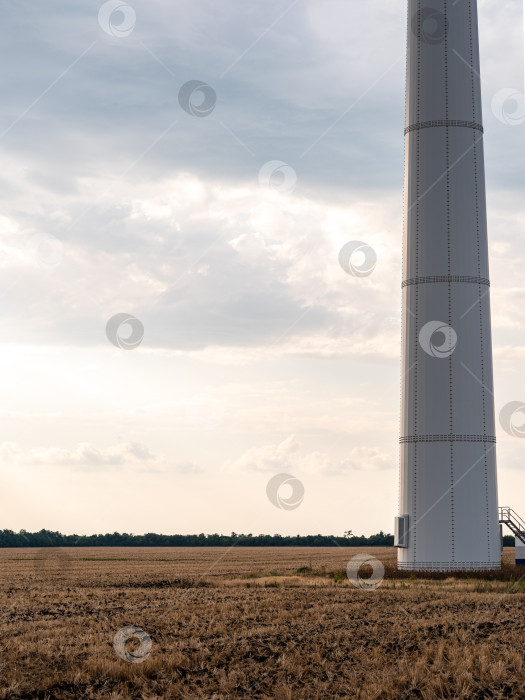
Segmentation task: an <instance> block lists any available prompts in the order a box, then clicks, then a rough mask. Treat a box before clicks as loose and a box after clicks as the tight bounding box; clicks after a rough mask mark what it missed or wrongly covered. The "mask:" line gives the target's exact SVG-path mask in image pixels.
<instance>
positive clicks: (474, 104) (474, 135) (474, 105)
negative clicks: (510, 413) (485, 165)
mask: <svg viewBox="0 0 525 700" xmlns="http://www.w3.org/2000/svg"><path fill="white" fill-rule="evenodd" d="M468 8H469V30H470V65H471V66H472V68H473V70H472V71H471V73H470V75H471V86H472V119H473V120H475V119H476V116H477V115H476V89H475V77H474V38H473V36H472V0H469V5H468ZM481 116H482V115H481V114H480V115H479V117H480V123H481ZM472 138H473V140H474V149H473V150H474V197H475V203H476V244H477V252H478V277H481V246H480V230H479V197H478V149H477V138H476V132H475V131H474V132H473V134H472ZM478 301H479V336H480V360H481V402H482V411H483V435H485V434H486V424H487V415H486V405H485V349H484V346H483V307H482V292H481V285H478ZM483 461H484V469H485V518H486V523H487V553H488V561H491V556H490V518H489V483H488V461H487V445H486V443H483Z"/></svg>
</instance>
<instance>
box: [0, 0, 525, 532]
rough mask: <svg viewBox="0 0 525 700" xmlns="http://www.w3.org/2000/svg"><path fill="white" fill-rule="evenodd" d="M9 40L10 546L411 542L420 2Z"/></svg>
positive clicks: (497, 308)
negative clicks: (394, 537) (275, 490)
mask: <svg viewBox="0 0 525 700" xmlns="http://www.w3.org/2000/svg"><path fill="white" fill-rule="evenodd" d="M459 1H460V2H461V1H463V0H459ZM479 13H480V31H481V50H482V73H483V75H482V77H483V84H482V86H483V99H484V122H485V134H486V135H485V152H486V170H487V188H488V193H487V196H488V218H489V246H490V256H491V257H490V263H491V278H492V291H491V294H492V310H493V343H494V369H495V390H496V399H495V400H496V413H497V414H499V412H500V410H501V409H502V408H503V407H504V406H505V405H506V404H507V403H508V402H510V401H523V402H525V304H524V293H525V282H524V271H525V249H524V245H523V239H524V235H525V233H524V229H525V203H524V198H523V191H524V187H525V171H524V168H523V161H524V159H523V154H524V146H525V115H523V116H522V112H523V90H524V75H523V73H524V71H523V66H524V48H523V20H522V6H521V3H520V2H518V0H499V1H498V2H496V0H481V1H480V2H479ZM0 32H1V33H2V41H1V42H0V54H1V62H2V65H3V66H4V70H3V71H2V73H1V75H0V81H1V85H0V88H1V94H2V100H1V101H0V149H1V161H2V169H1V171H0V186H1V192H2V208H1V210H0V247H1V252H2V254H1V257H0V264H1V268H2V289H1V292H0V295H1V301H2V304H1V312H2V336H1V337H2V345H1V348H0V351H1V357H2V367H3V377H2V392H1V399H0V411H1V418H2V420H1V426H2V428H1V435H0V459H1V462H0V470H1V483H2V492H3V496H4V498H3V507H2V518H1V522H0V527H7V528H12V529H15V530H18V529H20V528H25V529H28V530H33V529H40V528H42V527H45V528H50V529H57V530H61V531H63V532H69V533H70V532H77V533H90V532H102V531H113V530H119V531H124V530H125V531H128V532H133V533H136V534H138V533H143V532H148V531H150V532H151V531H157V532H165V533H174V532H183V533H186V532H223V533H227V534H229V533H230V532H231V531H236V532H253V533H259V532H270V533H275V532H280V533H282V534H295V533H304V534H307V533H317V532H322V533H332V534H342V533H343V532H344V531H345V530H348V529H352V530H353V531H354V532H355V533H365V534H371V533H372V532H376V531H378V530H379V529H383V530H385V531H388V532H392V531H393V519H394V516H395V515H396V514H397V488H398V436H399V426H398V422H399V379H400V376H399V372H400V370H399V367H400V305H401V293H400V282H401V240H402V229H403V209H402V207H403V149H404V140H403V128H404V97H405V85H404V83H405V75H404V71H405V55H404V54H405V46H406V36H405V35H406V2H405V0H376V2H369V3H361V2H357V1H356V0H322V1H321V0H295V1H294V2H289V0H265V1H264V2H248V3H241V2H239V1H238V0H236V1H235V2H234V1H233V0H222V2H221V3H219V4H218V3H217V2H216V1H215V0H214V1H212V0H176V1H173V0H132V1H131V2H130V4H129V5H128V4H126V3H124V2H121V1H120V0H115V2H111V3H105V4H104V5H102V3H100V2H99V1H98V0H80V1H79V2H74V3H73V2H70V1H69V0H68V1H66V0H48V2H45V3H43V2H37V0H5V2H4V5H3V10H2V28H1V29H0ZM197 81H199V82H197ZM504 89H507V92H506V93H503V92H502V90H504ZM512 92H513V93H514V95H515V100H514V101H513V99H512V96H511V93H512ZM505 96H510V97H508V99H505ZM353 241H359V242H362V243H365V244H366V245H367V246H369V247H370V249H371V250H372V252H371V251H370V249H369V248H365V249H364V252H366V254H367V255H372V258H369V259H368V262H369V263H370V261H371V266H372V267H373V263H374V262H375V263H376V264H375V268H374V269H373V271H372V272H371V274H367V275H365V276H361V277H359V276H353V275H351V274H348V273H347V272H346V271H345V270H344V269H343V267H342V266H341V265H340V263H339V259H338V257H339V252H340V250H341V248H343V246H345V245H346V244H348V243H352V242H353ZM359 255H360V254H359V253H356V256H357V257H355V256H354V257H353V258H352V260H353V262H354V263H355V264H360V263H361V262H362V260H363V257H362V255H363V252H362V253H361V257H359ZM356 261H357V262H356ZM366 262H367V261H366V258H365V263H366ZM119 314H122V315H123V316H117V315H119ZM125 315H127V317H128V318H131V319H137V321H133V320H132V321H131V324H132V325H131V326H130V325H129V324H125V323H122V321H123V320H124V319H125V318H126V316H125ZM115 316H117V318H116V319H115V320H113V321H112V323H110V324H109V326H107V324H108V321H109V320H110V319H113V317H115ZM119 322H120V326H119ZM142 329H143V337H142ZM130 333H131V336H130ZM108 335H109V336H111V338H112V340H113V343H112V342H110V339H109V338H108ZM128 336H130V337H129V339H128V347H118V346H119V339H120V345H124V346H125V345H126V339H127V338H128ZM141 338H142V340H141ZM129 346H131V347H129ZM497 436H498V445H499V446H498V464H499V491H500V503H501V504H502V505H509V506H512V507H514V508H515V509H516V510H517V511H518V512H521V513H522V514H525V498H523V496H521V497H519V495H518V494H523V493H525V476H524V464H525V440H523V441H522V440H521V439H519V438H517V437H512V436H510V435H509V434H507V433H506V432H505V431H504V430H503V429H502V427H501V426H500V425H499V424H498V425H497ZM281 473H286V474H290V475H292V476H294V477H296V479H298V480H299V481H300V482H301V484H302V486H303V488H304V498H303V500H302V502H301V503H300V505H299V506H298V507H293V508H290V509H287V508H279V507H278V505H279V501H276V500H275V498H274V503H272V502H271V500H272V499H271V498H269V497H268V495H267V484H268V482H269V480H270V479H271V478H272V477H273V476H275V475H278V474H281ZM295 485H296V486H297V483H296V484H295ZM292 486H293V482H292V483H291V484H288V486H287V485H283V487H282V490H281V491H279V495H280V497H281V498H282V497H287V496H289V495H290V494H291V492H292V490H293V489H292ZM286 489H288V491H287V490H286ZM301 493H302V491H300V490H299V491H297V490H296V492H295V495H294V498H298V499H299V500H300V497H301ZM276 503H277V505H276ZM281 504H282V503H281ZM294 505H296V504H294Z"/></svg>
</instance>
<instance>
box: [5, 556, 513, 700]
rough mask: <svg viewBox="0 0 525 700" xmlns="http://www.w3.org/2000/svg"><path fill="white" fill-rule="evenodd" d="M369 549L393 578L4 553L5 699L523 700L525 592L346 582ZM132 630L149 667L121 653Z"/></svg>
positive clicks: (318, 560) (240, 562) (503, 586)
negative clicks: (372, 560)
mask: <svg viewBox="0 0 525 700" xmlns="http://www.w3.org/2000/svg"><path fill="white" fill-rule="evenodd" d="M360 551H361V552H362V551H368V552H369V553H371V554H373V555H374V556H378V557H379V558H381V560H382V561H383V562H385V564H386V569H387V573H388V572H389V571H390V572H392V571H393V570H392V568H391V567H392V565H393V563H394V561H395V551H394V550H393V549H368V550H362V549H357V548H354V549H350V548H347V549H339V548H330V549H301V548H290V549H274V548H271V549H237V548H235V549H232V550H219V549H216V548H210V549H189V548H158V549H157V548H155V549H113V548H104V549H102V548H100V549H71V550H58V551H57V550H54V551H50V550H29V549H24V550H19V549H10V550H0V571H1V578H2V585H1V587H0V603H1V604H0V620H1V626H2V628H1V636H0V646H1V653H0V698H9V699H11V698H13V699H16V698H42V699H44V698H49V699H51V698H114V699H117V698H146V699H148V698H149V699H153V698H210V699H211V698H213V699H214V700H222V699H226V698H268V699H269V698H278V699H283V700H285V699H286V700H291V699H292V698H293V700H296V698H308V699H310V698H314V699H315V698H319V699H322V700H325V699H327V698H330V699H331V698H335V699H336V698H358V699H359V700H372V699H377V700H379V699H381V700H390V699H394V698H396V699H398V698H403V699H404V700H410V699H413V698H424V699H425V700H430V699H431V698H465V700H467V699H468V700H472V699H475V700H481V699H482V698H493V699H494V700H497V699H498V698H525V691H524V690H523V687H524V684H523V675H524V671H525V668H524V663H523V657H524V652H525V636H524V631H525V620H524V615H523V603H524V602H525V585H524V584H525V580H524V581H523V582H520V583H516V582H515V583H509V582H507V581H498V580H494V581H486V580H485V581H480V580H477V579H461V578H459V577H457V576H456V577H447V578H444V579H441V580H433V579H432V580H425V579H413V578H412V579H410V578H409V579H403V580H399V579H391V578H387V579H385V581H383V584H382V585H381V587H380V588H378V589H377V590H375V591H364V590H360V589H357V588H354V587H353V586H350V585H349V584H348V582H346V581H344V580H341V581H339V582H336V581H335V580H334V576H333V572H337V571H339V570H344V568H345V567H346V563H347V562H348V561H349V559H350V558H351V557H352V556H354V555H355V554H356V553H358V552H360ZM512 553H513V550H508V551H506V552H505V555H504V560H505V561H506V562H507V564H508V568H507V573H509V572H511V573H512V571H513V575H514V576H515V577H516V576H517V575H518V574H519V571H514V570H512V571H511V568H510V561H511V557H512ZM299 569H301V570H302V572H303V573H299V574H298V573H297V571H298V570H299ZM509 575H510V574H509ZM336 578H339V577H337V576H336ZM129 625H134V626H137V627H140V628H142V629H143V630H145V631H146V632H147V633H148V635H149V636H150V637H151V639H152V641H153V646H152V650H151V654H149V656H148V657H147V658H146V660H145V661H144V662H143V663H128V662H127V661H124V660H122V659H121V658H120V657H119V656H118V655H117V653H116V652H115V650H114V648H113V639H114V636H115V634H116V632H117V631H118V630H119V629H121V628H123V627H126V626H129ZM136 647H137V642H135V648H136ZM127 649H128V651H131V652H132V651H133V642H128V646H127Z"/></svg>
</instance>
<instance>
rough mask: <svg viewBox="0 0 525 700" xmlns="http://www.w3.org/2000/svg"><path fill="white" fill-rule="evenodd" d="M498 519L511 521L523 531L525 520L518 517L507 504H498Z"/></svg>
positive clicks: (524, 529)
mask: <svg viewBox="0 0 525 700" xmlns="http://www.w3.org/2000/svg"><path fill="white" fill-rule="evenodd" d="M499 511H500V513H499V515H500V520H504V521H507V520H508V521H511V522H513V523H514V524H515V525H517V526H518V529H519V530H521V531H522V532H525V522H524V521H523V520H522V519H521V518H520V516H519V515H518V514H517V513H516V511H515V510H513V509H512V508H509V507H508V506H500V508H499Z"/></svg>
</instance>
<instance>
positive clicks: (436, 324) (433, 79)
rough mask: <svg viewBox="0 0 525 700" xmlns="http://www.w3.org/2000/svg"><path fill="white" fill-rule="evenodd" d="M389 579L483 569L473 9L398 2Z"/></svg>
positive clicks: (485, 409)
mask: <svg viewBox="0 0 525 700" xmlns="http://www.w3.org/2000/svg"><path fill="white" fill-rule="evenodd" d="M407 48H408V56H407V105H406V128H405V139H406V162H405V230H404V251H403V282H402V291H403V312H402V315H403V338H402V382H401V383H402V388H401V391H402V400H401V437H400V499H399V514H400V515H399V517H397V518H396V528H395V532H396V546H398V566H399V568H401V569H412V570H427V571H428V570H442V571H446V570H452V571H453V570H459V569H496V568H499V567H500V565H501V539H500V527H499V518H498V503H497V481H496V451H495V442H496V438H495V426H494V400H493V384H492V347H491V328H490V294H489V291H490V283H489V269H488V249H487V221H486V205H485V175H484V158H483V126H482V114H481V86H480V65H479V45H478V18H477V2H476V0H459V2H458V1H457V0H456V1H455V2H454V1H453V0H409V2H408V47H407Z"/></svg>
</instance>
